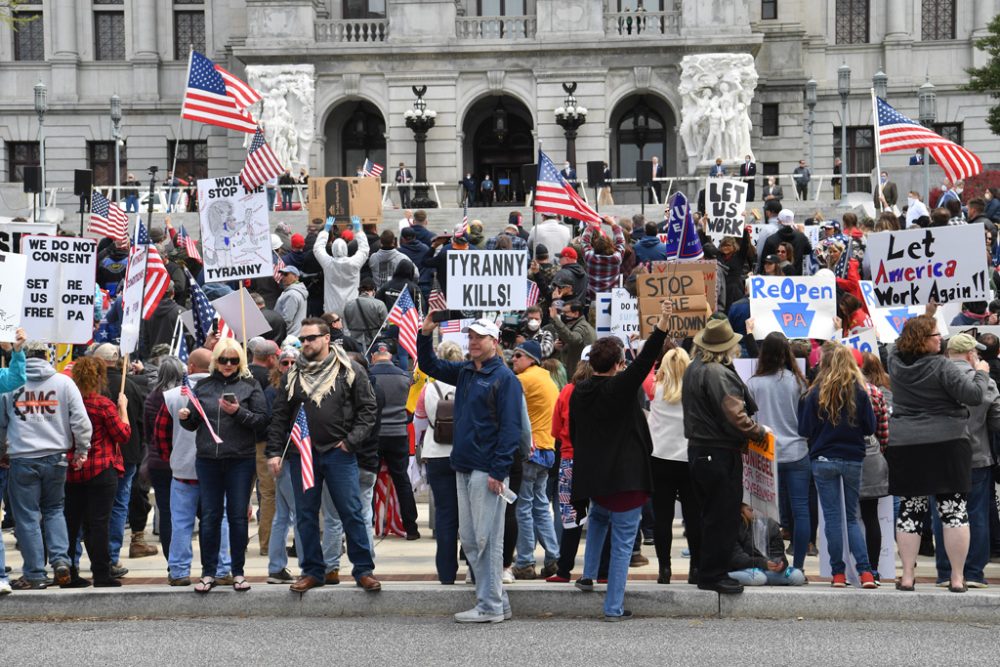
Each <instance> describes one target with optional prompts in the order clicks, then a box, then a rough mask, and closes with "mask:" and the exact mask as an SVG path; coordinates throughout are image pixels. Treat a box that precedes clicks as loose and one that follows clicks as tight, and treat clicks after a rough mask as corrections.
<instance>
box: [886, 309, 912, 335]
mask: <svg viewBox="0 0 1000 667" xmlns="http://www.w3.org/2000/svg"><path fill="white" fill-rule="evenodd" d="M912 317H916V316H915V315H914V314H913V313H911V312H910V309H909V308H895V309H893V310H890V311H889V317H888V318H887V319H888V320H889V324H890V325H891V326H892V328H893V330H894V331H895V332H896V333H897V334H901V333H903V325H904V324H906V321H907V320H909V319H910V318H912Z"/></svg>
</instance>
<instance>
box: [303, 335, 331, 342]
mask: <svg viewBox="0 0 1000 667" xmlns="http://www.w3.org/2000/svg"><path fill="white" fill-rule="evenodd" d="M326 335H328V334H312V335H309V336H299V340H300V341H302V342H303V343H311V342H313V341H314V340H316V339H317V338H322V337H323V336H326Z"/></svg>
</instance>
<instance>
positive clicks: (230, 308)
mask: <svg viewBox="0 0 1000 667" xmlns="http://www.w3.org/2000/svg"><path fill="white" fill-rule="evenodd" d="M241 296H242V298H243V308H242V311H241V309H240V297H241ZM212 307H213V308H215V312H217V313H218V314H219V317H221V318H222V319H223V320H225V322H226V324H228V325H229V328H230V329H232V330H233V333H234V334H236V340H238V341H240V342H241V343H242V342H243V340H244V338H243V320H244V319H245V320H246V323H247V335H246V340H250V339H251V338H253V337H254V336H262V335H264V334H266V333H267V332H268V331H270V330H271V325H270V324H268V323H267V320H266V319H264V315H263V314H261V312H260V308H258V307H257V304H255V303H254V302H253V299H251V298H250V292H247V291H246V290H245V289H243V288H242V287H240V289H239V290H237V291H235V292H230V293H229V294H227V295H226V296H220V297H219V298H218V299H216V300H215V301H213V302H212Z"/></svg>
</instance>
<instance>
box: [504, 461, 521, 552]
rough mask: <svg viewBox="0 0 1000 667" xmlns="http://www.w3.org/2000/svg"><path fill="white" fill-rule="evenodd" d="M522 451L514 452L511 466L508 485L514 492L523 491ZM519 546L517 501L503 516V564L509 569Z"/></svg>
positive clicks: (508, 507) (508, 506)
mask: <svg viewBox="0 0 1000 667" xmlns="http://www.w3.org/2000/svg"><path fill="white" fill-rule="evenodd" d="M521 470H522V468H521V453H520V452H514V465H512V466H511V467H510V477H509V478H508V480H507V486H508V487H510V490H511V491H513V492H514V493H520V492H521ZM516 547H517V503H510V504H509V505H507V509H506V510H505V511H504V516H503V566H504V569H507V568H508V567H510V566H511V565H513V564H514V549H515V548H516Z"/></svg>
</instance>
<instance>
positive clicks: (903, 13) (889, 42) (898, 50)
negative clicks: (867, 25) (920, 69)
mask: <svg viewBox="0 0 1000 667" xmlns="http://www.w3.org/2000/svg"><path fill="white" fill-rule="evenodd" d="M912 6H913V3H911V2H908V0H889V4H888V7H887V9H886V31H885V33H886V34H885V40H884V42H883V44H884V50H885V70H884V71H885V73H886V74H888V75H889V83H890V84H891V85H894V86H895V85H899V84H904V85H906V84H907V82H909V81H911V80H912V78H913V77H911V76H910V74H909V72H910V71H911V70H912V65H911V62H910V59H911V55H912V54H911V47H912V46H913V36H912V35H911V34H910V32H909V30H907V18H908V17H909V18H910V25H914V23H915V22H914V21H913V11H912V9H911V7H912ZM917 6H919V3H918V5H917ZM914 27H916V26H914Z"/></svg>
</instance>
